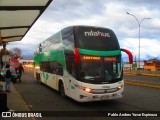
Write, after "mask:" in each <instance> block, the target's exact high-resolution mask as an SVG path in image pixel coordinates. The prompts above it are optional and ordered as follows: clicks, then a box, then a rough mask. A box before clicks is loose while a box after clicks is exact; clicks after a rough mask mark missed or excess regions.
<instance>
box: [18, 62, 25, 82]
mask: <svg viewBox="0 0 160 120" xmlns="http://www.w3.org/2000/svg"><path fill="white" fill-rule="evenodd" d="M18 70H19V82H21V76H22V72H23V73H24V68H23V66H22V64H19V67H18Z"/></svg>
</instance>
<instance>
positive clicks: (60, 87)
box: [59, 81, 66, 97]
mask: <svg viewBox="0 0 160 120" xmlns="http://www.w3.org/2000/svg"><path fill="white" fill-rule="evenodd" d="M59 94H60V95H61V96H62V97H65V96H66V95H65V90H64V84H63V82H62V81H60V82H59Z"/></svg>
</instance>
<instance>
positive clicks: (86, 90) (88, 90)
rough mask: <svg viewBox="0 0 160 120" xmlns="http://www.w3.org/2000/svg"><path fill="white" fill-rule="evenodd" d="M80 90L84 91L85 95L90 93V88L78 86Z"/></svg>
mask: <svg viewBox="0 0 160 120" xmlns="http://www.w3.org/2000/svg"><path fill="white" fill-rule="evenodd" d="M80 89H81V90H83V91H85V92H87V93H91V92H92V89H91V88H87V87H83V86H80Z"/></svg>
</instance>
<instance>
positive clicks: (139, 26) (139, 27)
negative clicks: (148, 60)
mask: <svg viewBox="0 0 160 120" xmlns="http://www.w3.org/2000/svg"><path fill="white" fill-rule="evenodd" d="M126 13H127V14H128V15H131V16H133V17H134V18H135V19H136V21H137V23H138V29H139V51H138V52H139V53H138V62H139V64H138V68H140V39H141V23H142V22H143V21H144V20H145V19H151V18H143V19H142V20H141V21H140V22H139V20H138V19H137V17H136V16H135V15H133V14H130V13H129V12H126Z"/></svg>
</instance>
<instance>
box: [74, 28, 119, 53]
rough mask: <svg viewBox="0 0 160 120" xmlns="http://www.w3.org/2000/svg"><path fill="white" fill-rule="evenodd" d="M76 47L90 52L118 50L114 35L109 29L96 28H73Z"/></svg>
mask: <svg viewBox="0 0 160 120" xmlns="http://www.w3.org/2000/svg"><path fill="white" fill-rule="evenodd" d="M74 30H75V40H76V46H77V47H79V48H83V49H91V50H117V49H120V47H119V43H118V40H117V37H116V35H115V34H114V32H113V31H112V30H110V29H104V28H97V27H82V26H81V27H74Z"/></svg>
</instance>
